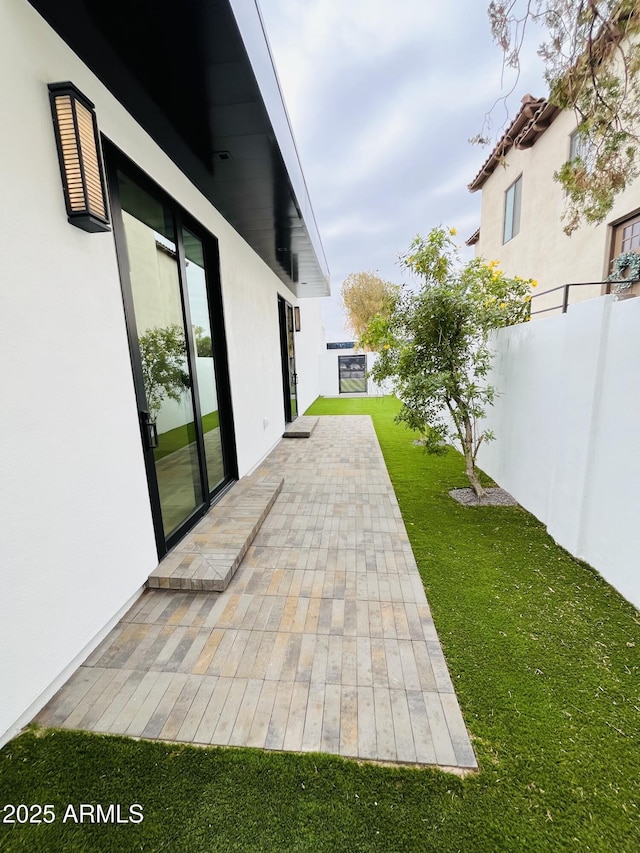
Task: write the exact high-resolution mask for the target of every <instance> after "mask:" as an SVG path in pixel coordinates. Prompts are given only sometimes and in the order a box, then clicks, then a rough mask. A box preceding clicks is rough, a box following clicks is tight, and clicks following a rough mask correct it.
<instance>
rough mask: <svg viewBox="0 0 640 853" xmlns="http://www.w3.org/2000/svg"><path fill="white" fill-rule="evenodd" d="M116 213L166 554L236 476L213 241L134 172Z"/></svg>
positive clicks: (123, 174) (155, 506) (124, 180)
mask: <svg viewBox="0 0 640 853" xmlns="http://www.w3.org/2000/svg"><path fill="white" fill-rule="evenodd" d="M110 188H111V192H112V210H113V219H114V226H115V231H116V242H117V249H118V260H119V264H120V271H121V280H122V289H123V296H124V303H125V310H126V318H127V328H128V332H129V344H130V350H131V360H132V366H133V374H134V381H135V385H136V395H137V398H138V408H139V412H140V426H141V432H142V440H143V446H144V451H145V463H146V468H147V478H148V481H149V494H150V497H151V506H152V511H153V516H154V523H155V528H156V542H157V544H158V553H159V556H160V557H162V556H163V555H164V554H165V553H166V552H167V550H169V548H171V547H172V546H173V545H174V544H175V543H176V542H177V541H178V540H179V539H180V538H181V537H182V536H183V535H184V533H185V532H186V531H187V530H188V529H189V528H190V527H191V526H193V524H195V522H196V521H197V520H198V519H199V518H200V517H201V516H202V515H203V514H204V513H205V512H206V511H207V509H208V507H209V505H210V501H211V499H212V498H213V497H215V495H216V494H217V493H218V492H219V491H220V490H221V489H222V488H223V487H224V486H225V484H226V483H228V482H229V481H230V480H232V479H234V478H235V476H236V474H237V472H236V463H235V448H234V441H233V426H232V423H231V406H230V399H229V397H230V395H229V388H228V379H227V368H226V347H225V343H224V325H223V320H222V312H221V304H220V300H219V286H218V282H217V277H216V276H215V275H214V274H213V273H214V269H215V268H217V251H216V246H215V240H214V239H213V238H211V237H210V235H207V233H206V232H205V231H204V230H201V229H199V227H198V225H197V223H193V222H192V221H190V220H189V221H188V222H187V217H185V215H184V214H183V212H182V211H181V210H180V209H179V208H178V207H177V206H176V205H175V204H173V203H172V202H170V200H169V199H167V198H166V197H165V196H164V194H163V193H162V192H161V191H160V190H159V189H158V188H156V187H154V186H153V185H150V183H149V182H147V181H146V180H145V179H144V177H143V176H140V175H138V174H137V172H136V171H135V170H133V169H132V167H129V168H126V167H124V166H123V167H122V168H119V167H118V166H116V165H115V164H112V168H111V170H110Z"/></svg>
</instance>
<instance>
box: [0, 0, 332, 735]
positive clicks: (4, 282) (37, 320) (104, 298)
mask: <svg viewBox="0 0 640 853" xmlns="http://www.w3.org/2000/svg"><path fill="white" fill-rule="evenodd" d="M0 72H1V73H2V77H3V79H4V80H10V81H11V85H10V86H7V87H5V92H4V95H3V113H2V114H3V120H4V125H5V127H6V128H9V127H10V128H12V129H13V130H12V132H11V133H9V132H6V133H3V134H1V135H0V163H2V164H3V174H2V193H1V196H0V198H1V204H0V288H1V291H0V294H1V299H2V306H1V310H0V324H1V327H2V328H1V329H0V347H1V349H2V364H3V372H2V379H1V382H2V388H1V392H2V400H3V401H4V404H5V412H4V416H3V417H2V418H1V419H0V433H1V435H0V454H1V460H0V461H1V467H2V486H1V493H0V500H1V501H2V505H1V507H0V582H1V584H2V589H3V595H2V596H0V648H1V649H2V661H1V664H0V687H1V691H2V702H0V742H1V739H2V738H3V737H4V738H6V737H7V736H9V735H11V734H12V733H14V732H15V731H16V727H17V726H19V725H20V724H21V723H22V722H26V721H27V720H28V719H29V718H30V716H32V714H33V713H35V711H36V710H37V709H38V707H39V706H40V705H42V704H43V702H44V701H46V699H47V698H48V697H49V695H51V694H52V693H53V692H54V690H55V689H56V688H57V686H59V684H60V683H61V680H63V677H64V675H65V671H66V669H67V668H68V667H69V666H70V665H71V664H72V662H73V661H74V660H75V661H77V660H78V658H79V657H80V658H82V656H83V655H86V654H87V653H88V651H89V650H90V649H91V648H92V646H93V645H95V643H96V641H97V638H98V637H99V635H100V632H101V631H102V630H104V628H105V626H108V625H109V624H110V623H111V622H112V621H113V620H114V619H115V618H116V617H117V615H118V613H119V611H120V610H121V609H122V608H123V607H126V605H127V603H128V602H129V601H130V600H131V598H132V597H133V596H135V595H136V594H137V592H138V591H139V590H140V588H141V586H142V584H143V583H144V581H145V580H146V578H147V576H148V575H149V573H150V572H151V570H152V569H153V568H154V566H155V565H156V563H157V557H156V549H155V543H154V534H153V527H152V519H151V512H150V508H149V498H148V492H147V482H146V476H145V469H144V464H143V454H142V448H141V442H140V433H139V427H138V421H137V407H136V400H135V396H134V389H133V382H132V376H131V366H130V361H129V352H128V345H127V337H126V332H125V322H124V312H123V305H122V296H121V291H120V281H119V276H118V269H117V265H116V255H115V246H114V238H113V234H112V233H105V234H87V233H85V232H83V231H81V230H79V229H77V228H74V227H72V226H71V225H69V224H68V223H67V220H66V212H65V208H64V200H63V196H62V187H61V180H60V172H59V167H58V162H57V154H56V147H55V141H54V136H53V129H52V123H51V113H50V107H49V99H48V91H47V84H48V83H51V82H55V81H62V80H71V81H72V82H73V83H74V84H75V85H76V86H77V87H78V88H79V89H80V90H81V91H83V92H84V93H85V94H86V95H87V97H89V98H90V99H91V100H92V101H94V102H95V104H96V112H97V116H98V123H99V127H100V130H101V131H102V133H103V134H104V135H105V136H106V137H107V138H109V139H110V140H111V141H113V142H114V143H115V144H116V145H117V146H118V147H119V148H121V149H122V150H123V151H124V152H125V154H127V155H128V156H129V157H130V158H131V159H132V160H133V161H134V162H135V163H136V164H137V165H138V166H139V167H140V168H141V169H143V170H144V171H145V172H146V173H147V174H149V175H150V176H151V177H152V178H153V179H154V180H156V181H157V182H158V183H159V184H160V185H161V186H162V187H163V188H164V189H165V190H166V191H167V193H168V194H169V195H171V196H172V197H173V198H175V199H176V201H177V202H178V203H179V204H181V205H183V206H184V207H185V208H186V209H187V210H188V211H189V212H190V213H191V214H192V215H193V216H194V217H195V218H196V219H197V220H198V221H200V222H201V223H202V225H203V226H205V227H206V228H208V229H209V230H210V231H211V232H212V233H213V234H215V235H216V236H217V237H218V240H219V247H220V258H221V280H222V290H223V301H224V310H225V321H226V332H227V339H228V355H229V369H230V380H231V387H232V396H233V408H234V418H235V427H236V439H237V450H238V464H239V469H240V474H241V475H242V474H244V473H246V472H247V471H248V470H250V469H251V468H252V467H253V465H255V463H256V462H257V461H258V460H259V459H260V458H261V457H262V456H263V455H264V454H265V453H266V452H267V451H268V450H269V449H270V448H271V447H272V446H273V445H274V444H275V443H276V441H277V440H278V438H279V437H280V435H281V434H282V431H283V427H284V416H283V404H282V375H281V367H280V343H279V333H278V310H277V294H278V292H282V293H283V295H285V296H286V298H287V299H289V301H290V302H292V303H293V304H296V300H295V298H294V297H293V295H292V294H291V293H290V292H289V291H288V290H287V289H286V288H285V287H284V285H282V284H281V282H280V281H279V280H278V278H277V277H276V276H275V275H274V274H273V273H272V272H271V270H270V269H269V268H268V267H267V266H266V265H265V264H264V263H263V262H262V261H261V260H260V258H258V256H257V255H256V254H255V253H254V252H253V250H251V249H250V248H249V247H248V245H247V244H246V243H245V242H244V240H242V238H241V237H240V236H239V235H238V234H237V233H236V232H235V231H234V230H233V229H232V228H231V226H230V225H229V224H228V223H227V222H226V221H225V220H224V219H223V218H222V216H220V214H218V213H217V211H215V210H214V208H213V207H212V206H211V205H210V203H209V202H208V201H207V200H206V199H205V198H204V197H203V196H202V195H201V194H200V193H199V192H198V191H197V190H196V188H195V187H194V186H193V185H192V184H191V183H190V182H189V181H188V180H187V179H186V178H185V177H184V175H183V174H182V173H181V172H180V171H179V170H178V169H177V168H176V166H175V165H174V164H173V163H172V162H171V161H170V160H169V158H168V157H167V156H166V155H165V154H164V153H163V152H162V151H161V150H160V149H159V148H158V147H157V146H156V145H155V144H154V143H153V141H152V140H151V139H150V138H149V137H148V136H147V134H146V133H145V132H144V131H143V130H142V129H141V128H140V127H139V126H138V125H137V124H136V123H135V122H134V121H133V119H132V118H131V116H130V115H129V114H128V113H127V112H126V111H125V110H124V109H123V108H122V107H121V106H120V104H119V103H118V102H117V101H116V100H115V99H114V98H113V97H112V95H111V94H110V93H109V92H108V91H107V90H106V88H105V87H104V86H102V85H101V84H100V83H99V81H98V80H97V79H96V78H95V77H94V76H93V75H92V74H91V72H90V71H89V70H88V69H87V68H86V67H85V66H84V65H83V64H82V63H81V62H80V60H79V59H78V58H77V57H76V56H75V55H74V54H73V53H72V52H71V51H70V50H69V48H68V47H67V46H66V45H65V44H64V43H63V42H62V41H61V40H60V39H59V38H58V37H57V36H56V35H55V34H54V33H53V32H52V31H51V30H50V29H49V27H48V26H47V25H46V23H45V22H44V20H43V19H42V18H40V16H39V15H38V14H37V13H36V11H35V10H34V9H33V7H31V6H30V5H29V4H28V3H26V2H25V0H3V2H2V4H0ZM314 312H315V309H314V311H313V312H310V317H311V318H312V319H313V317H314ZM312 319H311V320H310V322H309V331H308V332H307V335H308V336H309V341H311V339H312V337H313V332H312V330H311V323H312ZM311 346H312V344H311V343H310V344H309V347H310V348H311ZM301 348H302V349H303V350H304V347H303V346H302V345H301ZM310 359H311V356H310V355H309V354H308V353H306V352H305V355H304V358H303V360H305V362H306V361H309V363H310ZM305 372H306V371H305ZM301 379H302V380H303V382H305V383H306V382H308V387H307V386H306V384H305V386H304V388H303V389H302V390H301V397H303V398H311V397H313V396H314V395H317V389H318V380H317V378H316V379H315V382H314V380H313V377H312V375H311V371H309V375H308V376H305V375H302V376H301ZM265 421H266V423H267V425H266V426H265V425H264V422H265ZM3 733H4V734H3Z"/></svg>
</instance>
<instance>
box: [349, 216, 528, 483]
mask: <svg viewBox="0 0 640 853" xmlns="http://www.w3.org/2000/svg"><path fill="white" fill-rule="evenodd" d="M452 236H453V235H452V233H451V229H447V228H443V227H442V226H439V227H437V228H434V229H432V230H431V232H430V233H429V234H428V235H427V236H426V237H420V236H418V237H416V239H415V240H414V241H413V243H412V244H411V246H410V248H409V251H408V252H406V253H405V254H404V255H401V257H400V261H401V264H402V265H403V267H405V268H406V269H408V270H409V271H410V272H412V273H413V274H414V275H415V276H416V277H417V279H418V280H419V282H420V289H419V290H418V291H417V292H414V291H409V290H408V289H404V290H403V291H402V292H401V293H400V294H399V295H398V296H397V298H396V300H395V302H394V304H393V307H392V310H391V311H390V312H389V313H388V314H387V315H386V316H381V315H378V316H377V317H375V318H374V319H373V320H372V321H371V323H370V324H369V327H368V330H367V332H366V333H365V335H364V336H363V343H365V344H366V345H367V346H369V347H370V348H371V349H375V350H377V351H378V353H379V358H378V360H377V361H376V363H375V365H374V367H373V369H372V371H371V373H372V376H373V377H374V379H375V380H376V381H377V382H381V381H382V380H384V379H390V380H392V382H393V384H394V390H395V392H396V394H397V396H398V397H399V399H400V400H401V401H402V409H401V411H400V414H399V415H398V420H399V421H401V422H404V423H406V424H407V426H409V427H410V428H411V429H414V430H418V431H419V432H420V434H421V435H423V436H424V437H425V439H426V441H425V444H426V446H427V449H428V450H438V449H440V448H441V447H442V444H443V442H446V441H453V442H456V441H457V442H459V445H460V447H461V449H462V452H463V454H464V457H465V465H466V474H467V477H468V479H469V483H470V485H471V487H472V488H473V490H474V491H475V493H476V495H478V497H481V496H482V495H483V494H484V490H483V488H482V486H481V484H480V481H479V479H478V475H477V471H476V457H477V454H478V450H479V448H480V446H481V444H482V442H483V441H489V440H491V439H492V438H493V435H492V434H491V432H490V431H489V430H486V429H484V428H483V426H482V419H483V417H484V415H485V411H486V407H487V406H488V405H491V404H492V403H493V399H494V397H495V394H496V390H495V389H494V388H493V387H492V386H491V385H489V384H488V383H487V382H486V377H487V374H488V372H489V369H490V367H491V361H492V352H491V349H490V346H489V339H490V335H491V333H492V332H493V331H495V330H496V329H499V328H501V327H502V326H509V325H513V324H514V323H522V322H526V321H527V320H528V319H529V313H530V299H531V294H530V286H531V284H532V282H531V280H530V279H521V278H511V277H508V276H506V275H505V274H504V273H503V272H501V271H500V269H499V265H498V263H497V262H490V263H486V262H485V261H483V260H482V259H481V258H476V259H474V260H472V261H469V262H468V263H466V264H463V263H462V262H461V260H460V257H459V254H458V249H457V247H456V246H455V244H454V242H453V240H452Z"/></svg>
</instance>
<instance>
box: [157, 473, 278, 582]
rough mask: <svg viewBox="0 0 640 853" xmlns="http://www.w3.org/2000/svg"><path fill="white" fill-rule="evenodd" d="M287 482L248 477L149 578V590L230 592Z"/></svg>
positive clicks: (212, 510) (186, 537)
mask: <svg viewBox="0 0 640 853" xmlns="http://www.w3.org/2000/svg"><path fill="white" fill-rule="evenodd" d="M283 483H284V480H283V478H282V477H279V478H278V477H276V478H274V477H271V478H270V479H269V480H265V479H264V477H262V476H257V475H255V474H254V475H251V476H250V477H243V478H242V480H240V481H239V482H238V483H236V485H235V486H234V487H233V488H232V489H231V490H230V491H229V492H227V494H226V495H224V497H223V498H221V499H220V500H219V501H218V503H217V504H215V506H213V507H211V509H210V510H209V512H208V513H207V514H206V515H205V516H204V518H202V519H201V520H200V521H199V522H198V524H196V526H195V527H194V528H193V530H191V531H190V532H189V533H188V534H187V535H186V536H185V537H184V539H182V540H181V541H180V542H179V543H178V545H176V547H175V548H174V549H173V550H172V551H171V552H170V553H169V554H167V556H166V557H165V558H164V559H163V560H162V562H161V563H160V565H159V566H158V567H157V568H156V569H155V570H154V571H153V572H152V574H151V575H149V580H148V581H147V586H149V587H152V588H160V589H186V590H189V589H191V590H204V591H206V592H211V591H214V592H222V591H223V590H224V589H226V588H227V586H228V584H229V581H230V580H231V578H232V577H233V576H234V574H235V572H236V570H237V568H238V566H239V565H240V562H241V560H242V558H243V557H244V555H245V554H246V553H247V549H248V547H249V545H251V543H252V541H253V539H254V537H255V535H256V533H257V532H258V530H259V529H260V526H261V525H262V522H263V521H264V520H265V518H266V517H267V514H268V513H269V510H270V509H271V507H272V506H273V504H274V502H275V500H276V498H277V497H278V495H279V494H280V491H281V489H282V484H283Z"/></svg>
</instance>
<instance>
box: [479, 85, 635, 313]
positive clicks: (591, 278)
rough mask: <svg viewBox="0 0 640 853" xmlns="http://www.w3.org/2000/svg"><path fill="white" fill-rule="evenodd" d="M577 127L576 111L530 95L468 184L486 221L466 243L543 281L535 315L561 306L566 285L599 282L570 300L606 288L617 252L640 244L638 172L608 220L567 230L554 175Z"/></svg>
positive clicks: (571, 150) (570, 152) (571, 151)
mask: <svg viewBox="0 0 640 853" xmlns="http://www.w3.org/2000/svg"><path fill="white" fill-rule="evenodd" d="M575 131H576V118H575V115H574V114H573V112H571V111H561V110H558V109H557V108H556V107H554V106H553V105H551V104H549V102H548V101H546V100H545V99H544V98H541V99H535V98H533V97H532V96H531V95H526V96H525V97H524V98H523V99H522V106H521V108H520V110H519V112H518V114H517V115H516V116H515V118H514V119H513V121H512V122H511V124H510V126H509V127H508V128H507V130H506V131H505V132H504V134H503V135H502V137H501V138H500V139H499V140H498V142H497V144H496V145H495V147H494V149H493V151H492V152H491V154H490V155H489V157H488V158H487V160H486V161H485V162H484V164H483V165H482V168H481V169H480V171H479V172H478V174H477V175H476V176H475V178H474V179H473V180H472V181H471V183H470V184H469V190H470V191H471V192H477V191H478V190H480V191H481V192H482V209H481V221H480V228H479V229H478V230H477V231H476V232H475V233H474V234H473V235H471V237H470V238H469V239H468V240H467V244H468V245H474V246H475V250H476V256H481V257H484V258H486V259H487V260H494V259H495V260H499V261H500V263H501V265H502V268H503V269H504V270H505V271H506V272H507V273H508V274H510V275H519V276H521V277H522V278H532V279H535V280H537V282H538V287H537V289H536V292H535V298H534V300H533V302H532V312H539V313H536V314H534V315H533V316H538V317H545V316H550V315H553V314H556V313H560V312H561V311H562V304H563V297H564V287H563V286H564V285H566V284H574V283H590V282H591V283H595V284H593V286H589V287H571V288H569V291H568V304H573V303H575V302H579V301H582V300H584V299H591V298H593V297H595V296H600V295H601V294H602V293H607V292H608V290H609V288H608V285H607V284H602V282H604V281H605V279H606V278H607V277H608V275H609V273H610V272H611V262H612V259H613V258H614V257H616V256H617V255H619V254H620V253H621V252H629V251H633V252H635V251H638V250H639V249H640V179H637V180H635V181H634V182H633V183H632V184H631V185H630V186H629V187H627V189H626V190H625V191H624V192H623V193H621V194H620V195H618V196H617V197H616V201H615V204H614V207H613V209H612V210H611V212H610V214H609V215H608V217H607V219H606V221H605V222H602V223H600V224H598V225H582V226H581V227H580V228H578V230H577V231H575V232H574V233H573V234H572V235H571V236H567V235H566V234H565V233H564V231H563V225H564V223H563V221H562V214H563V211H564V208H565V196H564V190H563V189H562V187H561V186H560V184H559V183H557V182H556V181H554V179H553V175H554V172H556V171H557V170H558V169H560V167H561V166H562V164H563V163H564V162H565V161H566V160H568V159H570V158H571V157H572V156H575V154H576V146H577V145H579V140H578V137H577V136H576V135H575ZM556 288H557V289H556ZM636 290H637V286H636ZM549 291H553V292H549ZM547 294H548V295H547Z"/></svg>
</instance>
